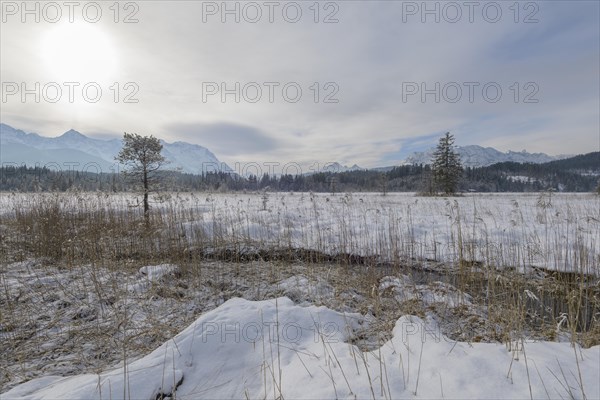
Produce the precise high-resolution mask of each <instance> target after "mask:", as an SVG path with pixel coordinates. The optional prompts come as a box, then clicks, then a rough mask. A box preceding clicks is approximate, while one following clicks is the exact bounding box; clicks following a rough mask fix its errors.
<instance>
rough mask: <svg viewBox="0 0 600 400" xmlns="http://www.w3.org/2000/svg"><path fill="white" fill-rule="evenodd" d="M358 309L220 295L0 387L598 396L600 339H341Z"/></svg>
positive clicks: (416, 323) (430, 331)
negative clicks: (83, 367)
mask: <svg viewBox="0 0 600 400" xmlns="http://www.w3.org/2000/svg"><path fill="white" fill-rule="evenodd" d="M360 319H361V316H360V315H355V314H342V313H339V312H336V311H332V310H330V309H328V308H326V307H316V306H305V307H303V306H298V305H296V304H294V303H293V302H292V301H291V300H290V299H288V298H286V297H281V298H276V299H271V300H264V301H258V302H253V301H248V300H244V299H240V298H234V299H230V300H228V301H227V302H225V303H224V304H222V305H221V306H219V307H218V308H216V309H215V310H213V311H210V312H208V313H205V314H203V315H202V316H201V317H200V318H198V319H197V320H196V321H194V322H193V323H192V324H191V325H189V326H188V327H187V328H186V329H184V330H183V331H182V332H181V333H179V334H178V335H176V336H174V337H173V338H172V339H169V340H168V341H166V342H165V343H164V344H162V345H161V346H160V347H158V348H157V349H156V350H154V351H153V352H151V353H150V354H148V355H147V356H145V357H143V358H140V359H138V360H136V361H134V362H132V363H130V364H128V365H127V366H126V368H124V367H120V368H115V369H109V370H105V371H102V372H98V373H95V374H82V375H75V376H72V377H66V378H65V377H60V376H47V377H44V378H40V379H35V380H32V381H30V382H28V383H25V384H23V385H20V386H17V387H16V388H14V389H13V390H11V391H9V392H8V393H5V394H4V395H3V398H5V399H8V398H23V399H71V398H80V399H116V398H136V399H156V398H163V396H164V397H169V398H175V397H176V398H179V399H197V398H214V399H217V398H219V399H220V398H224V399H225V398H236V399H241V398H293V399H296V398H315V399H324V398H330V399H333V398H384V399H390V398H460V399H498V398H503V399H524V398H586V397H587V398H589V399H593V398H599V397H600V390H599V384H598V378H599V372H600V371H599V365H598V360H599V359H600V346H596V347H593V348H590V349H580V348H573V347H571V345H570V344H568V343H547V342H546V343H530V342H522V343H521V345H520V347H519V348H518V349H515V350H513V351H508V350H507V348H506V347H505V346H504V345H501V344H487V343H475V344H468V343H461V342H454V341H452V340H449V339H448V338H446V337H444V336H442V335H439V334H438V332H439V329H438V327H437V326H436V324H435V322H434V321H433V320H430V319H429V320H425V321H424V320H422V319H420V318H418V317H411V316H405V317H401V318H400V319H398V321H397V322H396V324H395V327H394V329H393V337H392V339H391V340H389V341H387V342H385V343H383V344H382V346H381V347H379V348H377V349H375V350H373V351H369V352H363V351H361V350H360V349H359V348H357V347H356V346H354V345H352V344H349V343H348V339H349V336H350V335H352V334H353V331H354V329H356V326H357V325H358V323H359V322H358V321H360Z"/></svg>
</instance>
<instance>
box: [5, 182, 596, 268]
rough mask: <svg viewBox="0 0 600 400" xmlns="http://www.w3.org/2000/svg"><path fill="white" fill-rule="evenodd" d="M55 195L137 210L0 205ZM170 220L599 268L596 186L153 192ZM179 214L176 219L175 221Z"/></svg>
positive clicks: (236, 236) (107, 198) (228, 235)
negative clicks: (584, 189) (466, 191)
mask: <svg viewBox="0 0 600 400" xmlns="http://www.w3.org/2000/svg"><path fill="white" fill-rule="evenodd" d="M53 196H54V197H56V198H55V199H54V201H56V202H57V203H59V204H60V206H61V207H62V208H63V209H64V210H65V211H67V212H70V211H72V212H77V210H79V209H81V207H86V208H87V209H88V210H103V209H107V208H108V209H116V210H131V209H132V205H135V204H137V203H136V202H137V201H138V200H139V199H136V198H135V196H133V195H122V194H116V195H107V194H102V193H100V194H94V193H83V194H58V195H55V194H35V195H32V194H2V195H1V199H0V213H4V214H5V215H6V214H11V213H12V212H14V208H15V204H18V207H19V208H20V209H27V207H29V206H31V205H33V204H38V203H39V201H40V197H41V198H51V197H53ZM153 206H154V208H155V209H157V210H160V212H161V213H163V214H164V215H167V217H168V218H169V219H170V221H168V222H169V223H170V224H171V226H170V227H169V229H173V230H177V233H178V234H179V235H180V236H182V237H185V238H186V239H187V240H189V242H190V244H200V245H207V244H222V243H228V244H229V245H231V246H255V247H265V248H272V247H275V248H301V249H312V250H316V251H320V252H323V253H327V254H355V255H362V256H374V257H375V258H376V259H377V260H378V261H380V262H395V261H398V260H400V259H402V258H404V257H411V258H416V259H429V260H440V261H451V262H457V261H459V260H461V259H462V260H471V261H481V262H484V263H485V264H487V265H492V266H499V267H503V266H510V267H515V268H518V269H520V270H522V271H523V272H527V271H529V270H530V267H540V268H544V269H552V270H558V271H573V272H579V273H585V274H595V275H599V274H600V197H599V196H597V195H594V194H549V193H542V194H539V193H536V194H523V193H520V194H470V195H466V196H464V197H458V198H436V197H416V196H415V195H414V194H406V193H393V194H388V195H386V196H382V195H381V194H377V193H352V194H350V193H348V194H339V193H338V194H335V195H327V194H313V193H267V194H260V193H259V194H241V193H238V194H206V193H191V194H190V193H187V194H186V193H182V194H163V195H156V196H154V204H153ZM173 218H174V219H175V220H174V221H173Z"/></svg>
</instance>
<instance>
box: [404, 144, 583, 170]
mask: <svg viewBox="0 0 600 400" xmlns="http://www.w3.org/2000/svg"><path fill="white" fill-rule="evenodd" d="M455 150H456V152H457V153H458V155H459V156H460V158H461V161H462V163H463V166H465V167H487V166H488V165H492V164H496V163H500V162H517V163H533V164H542V163H546V162H550V161H556V160H562V159H565V158H568V157H572V155H559V156H549V155H548V154H544V153H529V152H527V151H525V150H523V151H508V152H506V153H504V152H501V151H499V150H496V149H494V148H492V147H482V146H477V145H470V146H456V148H455ZM434 151H435V148H434V147H432V148H431V149H429V150H427V151H423V152H415V153H412V154H411V155H409V156H408V157H407V158H406V159H405V160H404V163H403V164H405V165H414V164H417V165H418V164H423V165H424V164H429V163H430V162H431V158H432V157H433V153H434Z"/></svg>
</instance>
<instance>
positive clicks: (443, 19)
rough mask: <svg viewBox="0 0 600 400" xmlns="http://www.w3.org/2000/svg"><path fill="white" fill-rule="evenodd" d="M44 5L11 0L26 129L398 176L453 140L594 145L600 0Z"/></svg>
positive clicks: (12, 104)
mask: <svg viewBox="0 0 600 400" xmlns="http://www.w3.org/2000/svg"><path fill="white" fill-rule="evenodd" d="M47 4H48V3H37V2H29V3H27V6H26V7H27V10H26V9H24V8H23V3H22V2H21V1H18V2H6V1H3V2H2V25H1V39H0V41H1V51H0V60H1V61H0V62H1V81H2V103H1V115H0V117H1V121H2V122H3V123H6V124H9V125H11V126H13V127H15V128H19V129H22V130H25V131H27V132H37V133H39V134H42V135H45V136H58V135H60V134H62V133H63V132H65V131H67V130H68V129H70V128H73V129H76V130H78V131H80V132H82V133H84V134H86V135H89V136H92V137H97V138H109V137H120V136H122V133H123V132H124V131H126V132H136V133H140V134H145V135H149V134H152V135H154V136H157V137H160V138H162V139H165V140H166V141H169V142H171V141H178V140H181V141H187V142H191V143H195V144H199V145H202V146H205V147H207V148H208V149H210V150H211V151H213V152H214V153H215V154H216V155H217V157H219V158H220V159H221V160H222V161H226V162H228V163H230V165H233V164H234V163H235V162H251V161H252V162H267V161H268V162H281V163H285V162H290V161H293V162H300V163H311V162H332V161H339V162H341V163H343V164H354V163H356V164H358V165H360V166H363V167H374V166H382V165H391V164H394V162H396V161H398V160H401V159H403V158H404V157H405V156H406V155H407V154H408V153H410V152H412V151H414V150H423V149H425V148H428V147H430V146H432V145H434V144H435V143H436V142H437V138H438V137H439V136H440V135H441V134H442V133H444V132H446V131H450V132H452V133H453V134H454V135H455V136H456V140H457V144H459V145H467V144H479V145H483V146H492V147H495V148H497V149H499V150H502V151H507V150H516V151H520V150H523V149H526V150H527V151H529V152H545V153H549V154H564V153H584V152H589V151H597V150H600V126H599V124H600V116H599V112H600V111H599V110H600V104H599V102H600V77H599V75H600V73H599V71H600V61H599V57H600V55H599V52H600V42H599V40H600V39H599V38H600V27H599V18H600V9H599V2H598V1H539V2H521V3H518V4H517V5H516V6H515V3H514V2H513V1H507V2H505V1H499V2H496V3H494V2H492V3H489V2H471V3H469V2H462V1H459V2H434V1H430V2H427V3H423V2H421V1H419V2H401V1H337V2H320V3H317V4H316V5H315V2H314V1H298V2H296V3H290V2H276V1H274V2H270V3H268V2H263V1H259V2H256V3H252V2H251V3H248V2H227V3H226V7H227V10H225V9H224V7H223V4H224V3H222V2H221V1H219V2H201V1H169V2H167V1H136V2H129V3H125V2H122V3H119V7H115V6H114V3H113V2H98V3H90V2H75V4H74V5H73V6H69V5H65V4H64V3H63V2H57V3H51V4H52V5H50V6H48V5H47ZM424 4H426V7H427V9H425V8H424V7H425V6H424ZM36 14H37V15H36ZM236 14H237V15H236ZM36 18H38V19H39V22H36ZM236 18H238V19H239V21H236ZM70 19H72V20H73V22H70ZM436 19H437V21H436ZM55 21H56V22H55ZM115 21H116V22H115ZM126 21H127V22H129V23H126ZM52 82H55V83H52ZM64 82H75V83H71V84H65V83H64ZM36 84H39V89H38V86H36ZM84 86H85V87H86V91H85V93H84V91H83V87H84ZM70 88H71V89H72V93H69V92H70ZM98 88H99V89H100V90H101V93H100V94H98V92H97V89H98ZM237 88H239V90H237ZM23 89H26V90H29V92H27V93H24V92H23ZM222 89H225V90H226V92H223V91H222ZM257 89H258V90H260V92H261V94H262V96H261V97H260V98H259V97H258V94H259V92H258V91H257ZM298 89H300V90H301V93H300V92H298ZM59 90H60V93H59ZM498 90H500V91H501V93H500V92H498ZM70 95H71V96H70ZM36 96H39V99H36ZM86 96H87V97H86ZM223 96H224V98H223ZM236 96H238V97H239V102H236ZM70 97H72V98H70ZM436 97H437V98H436ZM71 100H72V102H71ZM38 101H39V102H38ZM94 101H95V102H94ZM127 101H137V102H127Z"/></svg>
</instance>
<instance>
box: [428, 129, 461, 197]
mask: <svg viewBox="0 0 600 400" xmlns="http://www.w3.org/2000/svg"><path fill="white" fill-rule="evenodd" d="M431 169H432V172H433V180H434V182H435V184H436V186H437V189H438V190H441V191H442V192H444V193H445V194H447V195H451V194H454V193H456V189H457V187H458V181H459V180H460V177H461V176H462V171H463V168H462V164H461V162H460V156H459V155H458V154H457V153H456V151H455V150H454V136H453V135H451V134H450V132H446V134H445V135H444V136H443V137H441V138H440V141H439V143H438V145H437V148H436V150H435V152H434V153H433V159H432V165H431Z"/></svg>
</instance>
